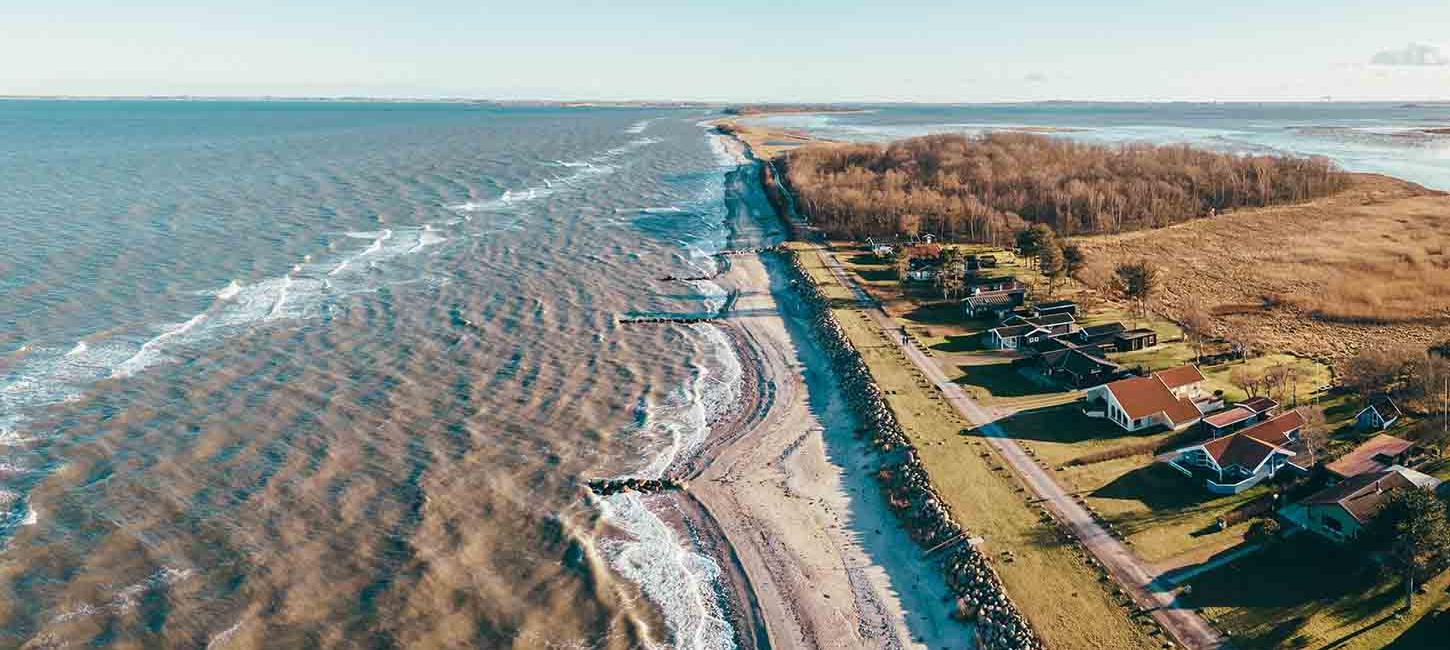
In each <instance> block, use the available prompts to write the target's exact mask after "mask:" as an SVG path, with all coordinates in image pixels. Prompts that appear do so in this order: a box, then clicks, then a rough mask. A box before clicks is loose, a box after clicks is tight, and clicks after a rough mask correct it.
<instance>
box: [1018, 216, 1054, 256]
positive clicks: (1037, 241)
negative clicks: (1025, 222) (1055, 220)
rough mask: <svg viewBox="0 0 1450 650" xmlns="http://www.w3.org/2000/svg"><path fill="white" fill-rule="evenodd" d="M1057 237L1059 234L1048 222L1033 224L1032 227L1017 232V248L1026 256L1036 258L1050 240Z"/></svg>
mask: <svg viewBox="0 0 1450 650" xmlns="http://www.w3.org/2000/svg"><path fill="white" fill-rule="evenodd" d="M1056 239H1057V235H1056V234H1054V233H1053V232H1052V228H1050V227H1048V226H1047V225H1046V224H1041V223H1037V224H1032V227H1030V228H1027V229H1026V230H1023V231H1021V232H1019V233H1017V249H1018V250H1019V251H1021V253H1022V255H1023V256H1025V257H1032V258H1036V257H1037V256H1038V255H1040V254H1041V253H1042V249H1043V247H1045V246H1047V245H1048V242H1052V241H1056Z"/></svg>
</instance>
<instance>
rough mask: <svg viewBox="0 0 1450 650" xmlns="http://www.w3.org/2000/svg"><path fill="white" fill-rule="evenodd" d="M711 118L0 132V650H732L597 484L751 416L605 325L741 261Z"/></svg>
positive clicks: (244, 109) (712, 293)
mask: <svg viewBox="0 0 1450 650" xmlns="http://www.w3.org/2000/svg"><path fill="white" fill-rule="evenodd" d="M705 117H707V113H706V112H704V111H698V110H679V111H667V110H629V109H554V108H497V107H491V106H482V105H463V104H452V105H446V104H443V105H436V104H435V105H423V104H419V105H409V104H341V103H285V102H265V103H241V102H125V101H111V102H42V101H14V102H0V139H3V140H4V141H5V142H6V143H7V147H6V148H5V150H4V151H3V152H0V179H4V180H3V182H0V220H3V222H4V225H5V226H6V228H5V231H6V232H7V233H8V236H7V239H6V241H5V243H4V244H3V245H0V274H3V275H0V277H3V280H0V286H3V290H4V294H3V295H4V296H5V297H4V299H3V300H0V322H3V323H4V327H3V330H0V427H3V429H0V435H3V447H0V489H3V490H4V493H3V494H4V499H3V501H0V507H3V508H4V514H3V516H0V538H3V540H4V545H5V546H4V550H3V551H0V574H3V580H0V585H3V587H0V646H7V647H10V646H17V645H21V644H23V643H26V642H45V641H53V642H73V643H97V644H101V645H110V644H117V643H127V642H135V643H141V644H144V645H148V646H154V645H172V646H183V647H197V646H203V645H210V646H211V647H262V646H266V647H297V646H303V645H322V646H344V647H394V646H421V647H440V646H448V645H458V646H474V647H476V646H483V647H498V646H510V645H512V646H516V647H541V646H553V647H610V646H614V647H625V646H634V645H638V644H640V643H643V642H645V641H647V640H655V641H665V642H672V639H675V640H677V639H676V637H679V638H685V637H682V636H679V635H694V636H691V637H689V638H695V636H698V637H699V638H700V639H701V641H702V642H704V641H709V640H710V639H713V638H716V637H719V636H720V635H721V634H727V635H728V626H726V631H724V632H722V631H721V630H719V629H718V627H715V628H710V627H709V625H711V623H710V621H709V620H708V618H701V617H700V616H699V612H688V611H686V612H683V613H681V612H674V611H669V610H668V609H666V610H661V609H660V608H659V607H658V606H656V605H654V604H651V603H652V600H651V598H654V599H656V600H658V599H659V598H660V597H661V596H660V594H662V593H666V592H665V591H663V590H668V589H670V588H671V586H670V585H671V584H672V583H671V582H670V581H672V580H673V581H679V580H690V581H695V582H696V583H698V584H700V585H705V586H704V587H700V588H705V589H708V588H709V587H708V585H707V584H706V582H708V580H709V579H710V575H709V574H708V570H707V569H708V567H707V566H705V565H688V567H687V568H689V571H687V572H686V573H683V574H675V575H664V574H649V573H642V574H639V575H631V574H629V573H627V572H620V571H618V570H606V569H605V568H604V566H605V565H606V564H607V563H609V562H616V564H617V561H618V560H617V558H618V557H619V556H620V553H621V551H620V550H619V549H623V548H627V547H628V545H629V544H631V543H636V544H638V545H640V547H641V548H655V547H658V546H659V544H661V543H663V542H664V541H665V540H663V539H662V538H661V537H660V536H659V534H658V533H659V532H660V530H661V529H660V528H659V524H658V522H651V521H649V519H648V517H649V516H650V515H649V511H648V509H643V508H635V507H630V506H632V505H634V504H618V505H615V506H614V507H613V514H612V515H610V508H601V507H597V506H595V505H591V504H590V503H588V502H587V500H586V499H585V498H584V497H583V496H582V492H581V490H580V487H579V482H580V480H581V479H582V478H585V477H590V476H616V475H623V474H631V473H642V474H649V473H654V472H656V471H657V470H658V469H659V468H662V467H663V466H664V465H665V464H667V463H668V461H669V459H670V458H671V457H672V456H673V455H674V454H677V453H681V452H682V451H683V450H685V449H686V448H688V447H689V446H690V445H692V444H697V443H698V441H699V440H700V439H702V438H703V436H704V426H705V421H706V420H707V419H708V418H710V417H711V415H712V413H714V412H716V411H719V410H720V409H723V408H727V406H726V405H727V404H728V403H729V402H730V401H731V400H733V399H734V395H735V394H736V393H732V391H737V392H738V388H736V387H735V384H736V383H737V382H738V381H739V372H740V368H739V362H738V360H735V359H733V358H732V357H733V353H732V352H730V349H729V346H722V343H723V340H722V339H723V337H721V336H720V334H719V333H718V331H715V332H712V329H713V328H712V327H711V326H699V327H683V328H654V329H652V328H617V327H616V326H615V325H614V324H613V319H614V317H615V316H616V315H619V314H623V313H627V312H632V311H658V312H690V313H695V312H700V311H705V310H710V309H715V308H718V304H719V300H720V299H721V296H720V293H721V292H720V291H719V289H718V287H714V286H713V285H710V284H707V283H698V284H697V285H695V286H690V285H683V284H679V283H666V282H660V281H657V280H656V278H658V277H660V276H665V275H682V276H683V275H692V274H699V273H708V272H710V271H711V270H712V269H713V267H714V261H713V259H712V258H711V257H710V254H711V253H713V252H714V251H716V250H719V249H720V247H722V246H724V245H725V243H726V239H727V237H728V236H729V232H730V229H729V228H728V227H727V225H726V223H725V221H726V208H725V205H724V201H723V200H722V199H723V196H722V194H723V179H724V174H725V172H726V171H728V170H729V168H730V161H729V159H728V158H727V157H725V156H724V155H723V152H722V150H721V148H720V145H719V143H712V142H711V139H710V138H709V137H707V132H706V129H705V128H704V127H702V126H701V125H700V124H699V122H700V121H701V120H702V119H704V118H705ZM611 516H612V519H613V521H614V523H615V525H614V526H606V523H607V522H608V521H609V520H610V517H611ZM606 529H608V530H606ZM632 535H633V536H632ZM634 536H637V539H636V538H635V537H634ZM631 540H634V541H633V542H632V541H631ZM682 566H684V565H682ZM616 568H617V567H616ZM621 578H623V579H621ZM635 580H645V581H659V584H654V583H650V584H644V585H637V584H635V582H633V581H635ZM682 616H683V617H685V618H681V617H682ZM691 617H694V618H691ZM702 626H703V627H702ZM645 630H647V631H645ZM712 635H713V636H712ZM699 647H713V646H710V645H709V644H708V643H707V644H705V645H700V646H699Z"/></svg>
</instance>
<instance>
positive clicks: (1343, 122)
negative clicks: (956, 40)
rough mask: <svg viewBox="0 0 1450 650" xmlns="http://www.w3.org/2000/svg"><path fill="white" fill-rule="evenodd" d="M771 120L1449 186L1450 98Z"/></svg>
mask: <svg viewBox="0 0 1450 650" xmlns="http://www.w3.org/2000/svg"><path fill="white" fill-rule="evenodd" d="M754 119H759V120H763V121H765V122H766V123H770V124H775V125H778V126H784V127H789V128H793V129H800V130H804V131H807V132H810V133H812V134H815V135H819V136H821V137H827V138H834V139H839V140H848V141H883V140H891V139H896V138H905V137H911V136H916V135H924V134H927V133H970V134H976V133H981V132H984V131H990V130H996V129H1009V128H1023V127H1028V128H1044V127H1045V128H1049V129H1057V131H1056V132H1055V133H1053V135H1056V136H1059V137H1066V138H1073V139H1079V140H1084V141H1090V142H1108V143H1121V142H1153V143H1159V144H1176V143H1187V144H1193V145H1197V146H1201V147H1207V148H1211V149H1217V150H1221V151H1230V152H1236V153H1293V154H1300V155H1312V156H1326V157H1328V158H1330V159H1332V160H1334V161H1335V162H1337V163H1339V164H1340V165H1341V166H1343V167H1344V168H1346V169H1348V170H1350V171H1356V172H1373V173H1379V174H1388V175H1390V176H1395V177H1397V178H1403V179H1406V180H1410V181H1414V182H1416V183H1420V184H1422V185H1425V186H1426V187H1431V188H1434V189H1440V190H1450V135H1436V134H1431V133H1427V132H1425V129H1433V128H1444V127H1450V104H1444V103H1441V104H1414V103H1401V102H1368V103H1347V102H1346V103H1331V102H1320V103H1214V104H1200V103H1163V104H1098V103H1085V104H1080V103H1067V102H1061V103H1038V104H977V105H963V106H875V107H869V110H867V111H865V112H860V113H837V114H802V115H775V116H768V117H764V118H754Z"/></svg>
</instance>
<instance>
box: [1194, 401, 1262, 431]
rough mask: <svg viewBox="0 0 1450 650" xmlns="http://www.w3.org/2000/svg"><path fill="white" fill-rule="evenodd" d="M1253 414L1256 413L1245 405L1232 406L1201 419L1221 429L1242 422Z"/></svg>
mask: <svg viewBox="0 0 1450 650" xmlns="http://www.w3.org/2000/svg"><path fill="white" fill-rule="evenodd" d="M1255 415H1258V413H1255V412H1254V410H1253V409H1251V408H1248V407H1246V406H1233V407H1231V408H1229V409H1228V410H1226V411H1219V412H1217V413H1214V414H1213V415H1210V416H1208V417H1206V418H1203V421H1204V422H1205V423H1207V424H1208V426H1211V427H1213V428H1215V429H1222V428H1224V427H1227V426H1230V425H1234V424H1238V423H1240V422H1243V421H1244V420H1247V419H1249V418H1251V417H1254V416H1255Z"/></svg>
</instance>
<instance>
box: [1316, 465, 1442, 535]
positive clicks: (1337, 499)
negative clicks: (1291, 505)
mask: <svg viewBox="0 0 1450 650" xmlns="http://www.w3.org/2000/svg"><path fill="white" fill-rule="evenodd" d="M1414 485H1415V483H1414V482H1413V481H1411V480H1410V479H1409V478H1407V477H1406V476H1405V475H1404V474H1401V473H1400V472H1399V471H1397V470H1392V469H1386V470H1381V471H1377V472H1368V473H1365V474H1360V475H1358V476H1352V477H1350V478H1348V479H1345V480H1344V481H1341V482H1339V483H1338V484H1335V485H1332V486H1330V487H1327V488H1325V489H1323V490H1320V491H1318V492H1315V493H1314V494H1311V495H1309V496H1308V497H1306V498H1305V499H1304V500H1303V501H1301V502H1300V503H1302V504H1304V505H1306V506H1309V505H1337V506H1339V507H1341V508H1344V511H1345V512H1348V513H1349V516H1351V517H1354V520H1355V521H1358V522H1359V523H1361V524H1363V523H1368V522H1369V520H1370V519H1373V518H1374V516H1375V514H1376V513H1378V512H1379V509H1380V508H1382V507H1383V506H1384V502H1385V500H1386V499H1387V498H1389V495H1390V493H1391V492H1393V491H1395V490H1398V489H1401V488H1407V487H1414Z"/></svg>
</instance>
